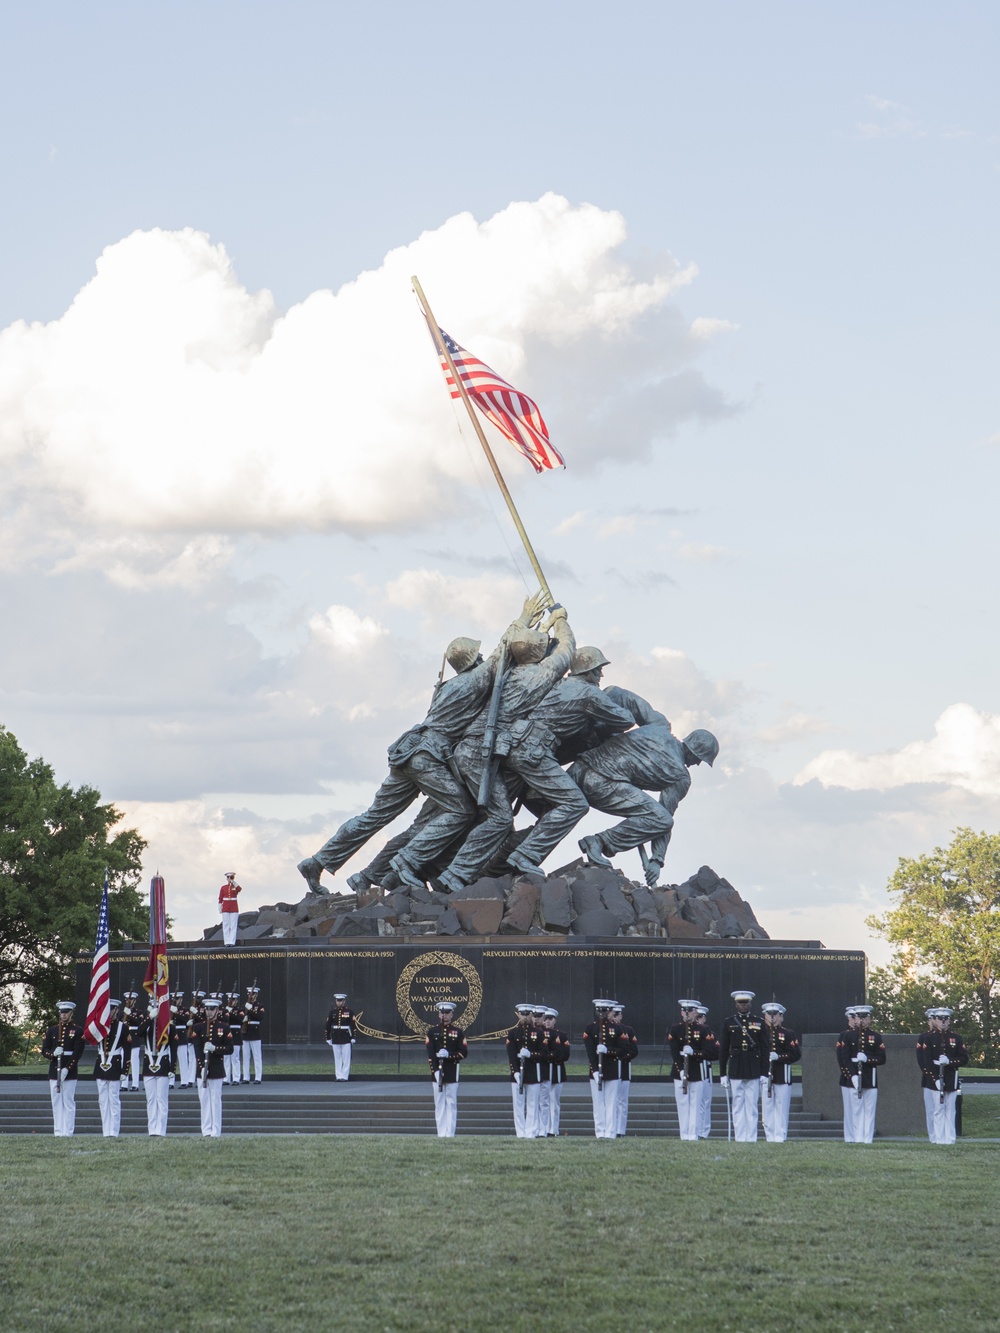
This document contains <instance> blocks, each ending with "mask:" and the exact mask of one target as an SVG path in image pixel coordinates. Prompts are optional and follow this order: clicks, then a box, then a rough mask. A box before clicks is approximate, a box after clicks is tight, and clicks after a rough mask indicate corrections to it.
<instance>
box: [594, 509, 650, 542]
mask: <svg viewBox="0 0 1000 1333" xmlns="http://www.w3.org/2000/svg"><path fill="white" fill-rule="evenodd" d="M649 522H650V520H649V519H644V518H640V517H639V515H638V514H616V515H615V516H614V517H613V518H609V519H608V520H607V522H606V523H602V524H601V526H600V527H599V528H598V529H597V535H598V537H600V538H601V540H602V541H607V539H608V538H609V537H627V536H629V535H630V534H631V533H633V532H635V531H636V530H637V529H638V528H641V527H646V526H647V525H648V524H649Z"/></svg>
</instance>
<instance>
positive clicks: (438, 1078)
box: [434, 1018, 448, 1092]
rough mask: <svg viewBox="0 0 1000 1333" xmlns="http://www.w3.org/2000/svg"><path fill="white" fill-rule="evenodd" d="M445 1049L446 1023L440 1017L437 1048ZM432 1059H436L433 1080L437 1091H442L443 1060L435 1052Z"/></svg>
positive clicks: (446, 1037)
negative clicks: (439, 1038) (439, 1037)
mask: <svg viewBox="0 0 1000 1333" xmlns="http://www.w3.org/2000/svg"><path fill="white" fill-rule="evenodd" d="M447 1049H448V1025H447V1023H446V1022H445V1021H444V1019H443V1018H442V1019H441V1042H440V1044H439V1046H438V1050H439V1051H446V1050H447ZM434 1059H435V1060H436V1061H437V1069H435V1071H434V1082H435V1083H436V1084H437V1086H438V1092H444V1061H443V1060H442V1059H441V1057H440V1056H439V1055H437V1054H435V1056H434Z"/></svg>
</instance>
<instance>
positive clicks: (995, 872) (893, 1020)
mask: <svg viewBox="0 0 1000 1333" xmlns="http://www.w3.org/2000/svg"><path fill="white" fill-rule="evenodd" d="M888 892H889V894H890V896H891V897H892V898H893V899H894V900H895V906H894V907H892V908H891V909H890V910H889V911H888V912H886V913H884V914H883V915H881V916H877V915H876V916H870V917H869V918H868V923H867V924H868V926H869V928H870V929H871V930H873V931H875V932H877V933H878V934H879V935H882V936H883V937H884V938H885V939H887V940H888V941H889V943H890V944H894V945H895V946H896V956H895V958H894V960H893V962H892V963H891V964H890V965H889V966H888V967H886V968H878V969H876V970H875V972H874V973H873V974H872V977H871V992H872V999H873V1002H874V1003H876V1004H877V1005H878V1011H879V1015H880V1017H881V1018H882V1019H883V1021H886V1022H887V1025H888V1024H891V1025H892V1026H893V1027H896V1028H897V1029H899V1030H901V1031H907V1030H909V1031H911V1032H912V1031H921V1030H922V1029H923V1028H924V1026H925V1021H924V1013H923V1011H924V1009H926V1008H928V1007H929V1006H930V1005H932V1004H947V1005H950V1006H951V1007H952V1008H953V1009H954V1010H955V1017H954V1020H953V1022H954V1025H955V1027H957V1028H958V1029H959V1030H960V1031H961V1032H963V1034H964V1035H965V1037H966V1039H967V1041H968V1043H969V1051H970V1054H971V1055H972V1056H973V1058H974V1059H975V1060H977V1061H978V1062H979V1063H981V1064H982V1063H985V1064H987V1065H988V1066H990V1067H993V1068H995V1067H996V1066H997V1065H998V1064H1000V1046H998V1042H997V1034H996V1013H995V1010H996V1006H997V975H998V970H1000V834H989V833H975V832H973V830H972V829H969V828H960V829H956V830H955V831H954V836H953V838H952V842H951V845H950V846H948V847H935V848H934V850H933V852H931V853H930V854H929V855H926V856H919V857H917V858H915V859H914V860H908V859H905V858H901V859H900V861H899V865H898V866H897V868H896V871H895V874H894V875H893V876H892V879H891V880H890V881H889V884H888Z"/></svg>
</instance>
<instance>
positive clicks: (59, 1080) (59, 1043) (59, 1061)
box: [56, 1018, 69, 1097]
mask: <svg viewBox="0 0 1000 1333" xmlns="http://www.w3.org/2000/svg"><path fill="white" fill-rule="evenodd" d="M68 1022H69V1019H68V1018H60V1019H59V1027H58V1029H57V1031H56V1047H57V1048H58V1050H59V1054H58V1055H57V1056H56V1092H57V1093H58V1094H59V1096H60V1097H61V1096H62V1085H63V1076H62V1071H63V1058H62V1049H63V1038H64V1036H65V1032H66V1024H67V1023H68Z"/></svg>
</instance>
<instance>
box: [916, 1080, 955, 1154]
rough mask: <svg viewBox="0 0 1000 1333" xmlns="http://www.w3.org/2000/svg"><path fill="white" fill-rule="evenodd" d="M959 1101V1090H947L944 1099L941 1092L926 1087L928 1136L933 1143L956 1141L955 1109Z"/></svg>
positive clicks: (925, 1108) (925, 1103)
mask: <svg viewBox="0 0 1000 1333" xmlns="http://www.w3.org/2000/svg"><path fill="white" fill-rule="evenodd" d="M957 1101H958V1093H957V1092H946V1093H945V1094H944V1101H942V1100H941V1094H940V1093H939V1092H937V1091H935V1090H933V1089H931V1088H924V1111H925V1113H926V1115H927V1137H928V1138H929V1139H930V1141H931V1143H941V1144H947V1143H954V1142H955V1109H956V1103H957Z"/></svg>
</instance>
